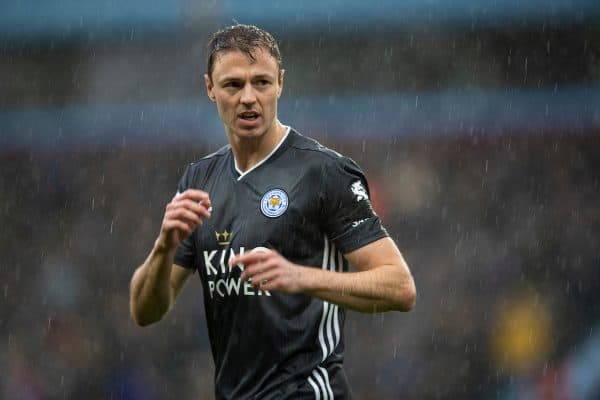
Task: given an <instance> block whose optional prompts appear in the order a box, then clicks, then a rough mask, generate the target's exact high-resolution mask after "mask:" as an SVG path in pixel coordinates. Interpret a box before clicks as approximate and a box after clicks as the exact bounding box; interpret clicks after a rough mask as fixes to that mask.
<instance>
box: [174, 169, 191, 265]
mask: <svg viewBox="0 0 600 400" xmlns="http://www.w3.org/2000/svg"><path fill="white" fill-rule="evenodd" d="M190 170H191V166H188V167H187V168H186V170H185V172H184V173H183V176H182V177H181V179H180V181H179V185H178V186H177V194H179V193H183V192H185V191H186V190H187V189H188V188H189V187H190V184H189V181H190V176H189V175H190V173H191V172H190ZM195 259H196V246H195V245H194V234H193V233H192V234H191V235H190V236H188V237H187V238H185V239H184V240H183V241H182V242H181V243H180V244H179V246H178V247H177V250H176V251H175V259H174V263H175V264H177V265H180V266H182V267H184V268H189V269H195V268H196V267H195V263H194V261H195Z"/></svg>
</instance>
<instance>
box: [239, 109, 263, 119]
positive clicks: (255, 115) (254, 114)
mask: <svg viewBox="0 0 600 400" xmlns="http://www.w3.org/2000/svg"><path fill="white" fill-rule="evenodd" d="M238 117H239V118H241V119H243V120H246V121H254V120H255V119H256V118H258V117H259V114H258V113H257V112H256V111H244V112H242V113H239V114H238Z"/></svg>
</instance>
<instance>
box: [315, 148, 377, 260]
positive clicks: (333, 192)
mask: <svg viewBox="0 0 600 400" xmlns="http://www.w3.org/2000/svg"><path fill="white" fill-rule="evenodd" d="M320 192H321V202H322V207H321V209H322V212H323V215H322V221H323V226H322V229H323V230H324V231H325V233H326V234H327V236H328V237H329V239H330V240H332V241H333V242H334V243H335V244H336V246H337V247H338V249H340V251H341V252H342V253H344V254H346V253H349V252H351V251H353V250H356V249H359V248H361V247H363V246H365V245H367V244H369V243H371V242H374V241H376V240H378V239H381V238H384V237H387V236H388V233H387V231H386V229H385V228H384V227H383V226H382V224H381V220H380V219H379V217H378V216H377V214H376V213H375V211H374V210H373V207H372V205H371V200H370V193H369V186H368V184H367V180H366V178H365V176H364V174H363V172H362V171H361V169H360V167H359V166H358V165H356V163H355V162H354V161H352V160H351V159H349V158H347V157H343V156H340V157H339V158H337V159H335V160H333V161H332V162H331V163H328V165H327V167H326V168H324V170H323V179H322V188H321V191H320Z"/></svg>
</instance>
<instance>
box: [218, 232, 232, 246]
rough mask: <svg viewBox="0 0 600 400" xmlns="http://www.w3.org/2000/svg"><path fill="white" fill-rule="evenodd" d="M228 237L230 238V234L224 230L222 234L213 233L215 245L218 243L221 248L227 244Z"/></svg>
mask: <svg viewBox="0 0 600 400" xmlns="http://www.w3.org/2000/svg"><path fill="white" fill-rule="evenodd" d="M230 236H231V232H227V229H225V230H224V231H223V232H217V231H215V237H216V238H217V243H219V244H220V245H221V246H224V245H226V244H229V237H230Z"/></svg>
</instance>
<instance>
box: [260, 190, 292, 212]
mask: <svg viewBox="0 0 600 400" xmlns="http://www.w3.org/2000/svg"><path fill="white" fill-rule="evenodd" d="M287 208H288V195H287V193H286V192H284V191H283V190H281V189H271V190H269V191H268V192H267V193H265V194H264V195H263V197H262V200H261V201H260V211H262V213H263V214H264V215H265V216H267V217H269V218H277V217H279V216H280V215H282V214H283V213H284V212H285V210H287Z"/></svg>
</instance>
